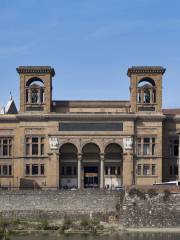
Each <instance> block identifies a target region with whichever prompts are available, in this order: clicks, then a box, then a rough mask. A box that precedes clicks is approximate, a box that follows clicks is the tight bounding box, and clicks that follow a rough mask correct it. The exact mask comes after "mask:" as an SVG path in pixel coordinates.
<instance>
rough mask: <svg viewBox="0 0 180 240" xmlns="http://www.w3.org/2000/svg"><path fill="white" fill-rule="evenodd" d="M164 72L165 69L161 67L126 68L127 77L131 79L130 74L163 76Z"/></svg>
mask: <svg viewBox="0 0 180 240" xmlns="http://www.w3.org/2000/svg"><path fill="white" fill-rule="evenodd" d="M165 71H166V69H165V68H163V67H162V66H142V67H141V66H132V67H131V68H128V71H127V75H128V76H129V77H131V75H132V74H139V73H148V74H152V73H156V74H157V73H158V74H164V73H165Z"/></svg>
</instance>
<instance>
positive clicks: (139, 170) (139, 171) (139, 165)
mask: <svg viewBox="0 0 180 240" xmlns="http://www.w3.org/2000/svg"><path fill="white" fill-rule="evenodd" d="M137 175H139V176H140V175H141V164H138V166H137Z"/></svg>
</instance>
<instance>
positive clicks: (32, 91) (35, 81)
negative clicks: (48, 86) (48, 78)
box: [26, 77, 45, 104]
mask: <svg viewBox="0 0 180 240" xmlns="http://www.w3.org/2000/svg"><path fill="white" fill-rule="evenodd" d="M44 101H45V95H44V82H43V80H42V79H40V78H37V77H35V78H31V79H29V80H28V81H27V83H26V103H27V104H43V103H44Z"/></svg>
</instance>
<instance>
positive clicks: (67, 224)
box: [64, 218, 72, 226]
mask: <svg viewBox="0 0 180 240" xmlns="http://www.w3.org/2000/svg"><path fill="white" fill-rule="evenodd" d="M64 225H66V226H71V225H72V220H71V219H70V218H65V219H64Z"/></svg>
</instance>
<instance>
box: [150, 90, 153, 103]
mask: <svg viewBox="0 0 180 240" xmlns="http://www.w3.org/2000/svg"><path fill="white" fill-rule="evenodd" d="M149 91H150V103H153V90H152V88H151V89H149Z"/></svg>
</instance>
